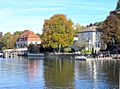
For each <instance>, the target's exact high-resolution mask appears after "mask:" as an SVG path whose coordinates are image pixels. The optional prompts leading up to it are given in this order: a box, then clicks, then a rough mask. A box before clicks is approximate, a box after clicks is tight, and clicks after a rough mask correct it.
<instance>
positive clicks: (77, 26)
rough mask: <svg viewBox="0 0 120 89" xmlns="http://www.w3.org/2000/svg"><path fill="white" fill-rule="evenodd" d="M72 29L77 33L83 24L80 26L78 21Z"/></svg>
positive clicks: (82, 27)
mask: <svg viewBox="0 0 120 89" xmlns="http://www.w3.org/2000/svg"><path fill="white" fill-rule="evenodd" d="M74 29H75V32H76V33H78V32H80V31H81V30H83V29H84V26H81V25H80V24H79V23H77V24H76V25H75V26H74Z"/></svg>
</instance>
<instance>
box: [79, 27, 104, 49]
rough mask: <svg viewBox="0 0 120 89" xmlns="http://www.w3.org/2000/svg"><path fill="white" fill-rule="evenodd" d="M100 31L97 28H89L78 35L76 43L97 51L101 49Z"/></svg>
mask: <svg viewBox="0 0 120 89" xmlns="http://www.w3.org/2000/svg"><path fill="white" fill-rule="evenodd" d="M101 34H102V32H101V29H99V28H98V27H97V26H90V27H86V28H85V29H83V30H82V31H81V32H79V33H78V41H79V43H81V45H82V44H83V45H84V46H85V47H87V48H89V49H91V50H92V48H93V49H94V50H96V51H99V50H100V49H101V47H102V42H101Z"/></svg>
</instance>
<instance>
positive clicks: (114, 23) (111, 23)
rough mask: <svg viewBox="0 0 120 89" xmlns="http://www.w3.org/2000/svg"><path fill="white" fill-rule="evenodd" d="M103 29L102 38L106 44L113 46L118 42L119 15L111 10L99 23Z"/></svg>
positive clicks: (119, 36)
mask: <svg viewBox="0 0 120 89" xmlns="http://www.w3.org/2000/svg"><path fill="white" fill-rule="evenodd" d="M101 28H102V29H103V35H102V40H103V41H104V42H105V43H106V44H107V45H108V48H110V46H113V43H114V44H115V45H119V44H120V16H119V15H116V13H113V12H111V13H110V15H109V16H108V17H107V18H106V20H105V21H104V22H103V23H102V24H101Z"/></svg>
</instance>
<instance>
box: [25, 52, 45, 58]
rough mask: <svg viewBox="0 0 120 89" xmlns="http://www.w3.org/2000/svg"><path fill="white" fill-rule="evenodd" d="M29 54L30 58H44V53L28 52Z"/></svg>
mask: <svg viewBox="0 0 120 89" xmlns="http://www.w3.org/2000/svg"><path fill="white" fill-rule="evenodd" d="M27 56H28V57H29V58H44V56H45V55H44V53H37V54H36V53H28V54H27Z"/></svg>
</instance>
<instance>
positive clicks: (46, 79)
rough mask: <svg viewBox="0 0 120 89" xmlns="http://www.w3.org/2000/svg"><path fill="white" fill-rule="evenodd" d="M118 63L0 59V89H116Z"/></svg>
mask: <svg viewBox="0 0 120 89" xmlns="http://www.w3.org/2000/svg"><path fill="white" fill-rule="evenodd" d="M119 62H120V61H118V60H99V61H96V60H94V61H78V60H71V59H68V58H66V59H65V57H64V59H63V58H61V57H58V58H57V57H56V58H54V57H53V58H45V59H35V58H5V59H3V58H0V89H119V76H120V75H119Z"/></svg>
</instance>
